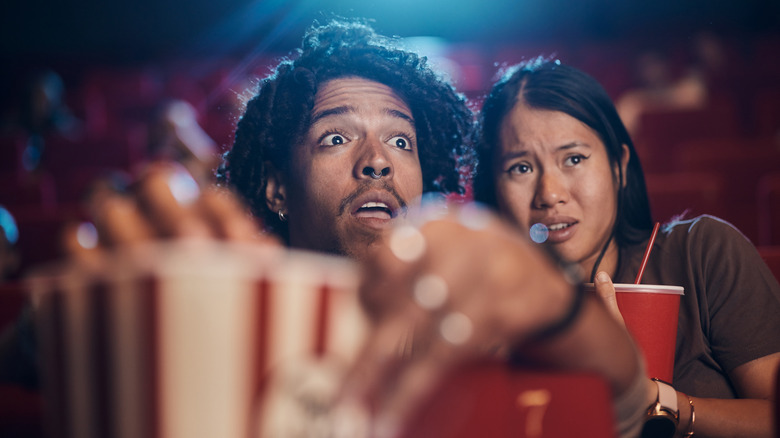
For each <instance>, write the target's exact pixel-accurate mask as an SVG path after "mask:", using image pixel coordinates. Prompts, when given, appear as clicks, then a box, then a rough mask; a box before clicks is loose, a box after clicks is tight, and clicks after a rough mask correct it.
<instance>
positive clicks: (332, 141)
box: [320, 134, 347, 146]
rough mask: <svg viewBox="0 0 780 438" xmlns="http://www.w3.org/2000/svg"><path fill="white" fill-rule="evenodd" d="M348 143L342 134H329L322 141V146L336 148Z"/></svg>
mask: <svg viewBox="0 0 780 438" xmlns="http://www.w3.org/2000/svg"><path fill="white" fill-rule="evenodd" d="M346 142H347V139H346V138H344V136H343V135H341V134H328V135H326V136H325V137H323V138H322V140H320V144H321V145H323V146H336V145H340V144H344V143H346Z"/></svg>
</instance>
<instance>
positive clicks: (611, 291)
mask: <svg viewBox="0 0 780 438" xmlns="http://www.w3.org/2000/svg"><path fill="white" fill-rule="evenodd" d="M595 287H596V293H598V295H599V296H600V297H601V299H602V300H603V301H604V304H605V305H606V306H607V309H609V312H610V313H611V314H612V316H614V317H615V319H616V320H618V321H619V322H620V323H621V324H622V325H625V324H626V323H625V321H624V320H623V315H622V314H621V313H620V309H619V308H618V305H617V298H616V296H615V285H614V284H612V279H611V278H609V274H607V273H606V272H604V271H600V272H599V273H598V274H596V281H595Z"/></svg>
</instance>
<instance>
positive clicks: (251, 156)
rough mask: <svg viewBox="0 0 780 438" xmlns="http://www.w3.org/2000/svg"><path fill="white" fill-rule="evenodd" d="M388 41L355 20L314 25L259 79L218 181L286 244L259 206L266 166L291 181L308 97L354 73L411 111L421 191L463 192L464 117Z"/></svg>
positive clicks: (420, 65)
mask: <svg viewBox="0 0 780 438" xmlns="http://www.w3.org/2000/svg"><path fill="white" fill-rule="evenodd" d="M393 42H394V40H391V39H388V38H384V37H381V36H379V35H377V34H376V33H375V32H374V30H373V29H372V28H371V27H369V26H368V25H366V24H365V23H362V22H358V21H332V22H330V23H328V24H326V25H322V26H320V25H318V24H317V23H315V24H314V26H312V27H311V28H310V29H309V31H308V32H307V33H306V34H305V36H304V38H303V46H302V48H301V49H298V50H297V51H296V52H295V53H294V54H293V56H292V57H291V58H292V59H287V60H284V61H282V62H281V63H280V64H279V65H278V66H277V68H276V70H275V71H274V72H273V73H272V74H271V75H270V76H268V77H266V78H265V79H263V80H262V81H261V82H260V84H259V90H258V92H257V94H256V95H255V96H254V97H253V98H252V99H251V100H250V101H249V102H248V104H247V107H246V110H245V112H244V114H243V116H242V117H241V119H240V120H239V122H238V128H237V130H236V136H235V141H234V143H233V147H232V149H231V150H229V151H228V152H226V153H225V156H224V161H223V164H222V166H221V169H220V171H219V174H218V177H219V180H220V182H221V184H223V185H227V186H229V187H231V188H233V189H234V190H235V191H236V192H238V194H239V195H240V196H241V197H242V198H243V200H244V201H245V202H246V203H247V205H248V206H249V208H250V210H251V212H252V214H254V215H255V217H257V218H259V219H261V220H262V222H263V226H264V228H265V229H266V230H267V231H269V232H273V233H275V234H277V235H279V236H280V237H282V238H283V239H284V240H285V241H288V232H287V226H286V223H284V222H281V221H280V220H279V219H278V216H277V213H276V212H273V211H271V210H270V209H269V208H268V207H267V205H266V201H265V187H266V183H267V181H268V172H270V171H272V170H271V169H267V165H266V163H271V165H272V166H273V167H274V168H275V169H276V170H278V171H279V172H282V174H283V175H284V176H285V177H287V178H288V179H289V177H291V175H290V172H291V158H292V151H293V148H294V147H295V146H296V145H298V144H300V143H301V141H302V140H303V138H304V136H305V134H306V132H307V131H308V129H309V125H310V123H311V113H312V109H313V107H314V96H315V94H316V93H317V90H318V89H319V87H321V86H322V84H324V83H325V82H327V81H329V80H332V79H337V78H341V77H348V76H358V77H362V78H365V79H369V80H372V81H376V82H379V83H382V84H384V85H386V86H388V87H390V88H391V89H393V91H394V92H395V93H396V94H398V96H399V97H401V99H403V100H404V101H405V102H406V104H407V105H409V108H410V109H411V111H412V117H413V118H414V123H415V128H416V131H417V138H418V145H419V154H420V163H421V167H422V174H423V190H424V191H425V192H432V191H435V192H442V193H445V194H448V193H461V194H462V193H463V192H464V187H463V185H464V181H463V179H462V178H461V173H462V172H460V168H461V166H460V164H461V163H463V162H466V161H467V160H471V157H472V154H473V151H472V142H473V135H474V134H473V132H474V121H473V115H472V112H471V111H470V110H469V108H468V106H467V104H466V100H465V98H464V97H463V96H462V95H460V94H458V93H457V92H456V91H455V89H454V88H453V87H452V85H450V84H449V83H448V82H446V81H445V80H443V79H442V78H441V77H440V76H439V75H438V74H437V73H435V72H434V71H433V70H432V69H431V68H430V67H429V66H428V65H427V59H426V58H425V57H421V56H418V55H417V54H415V53H412V52H410V51H406V50H402V49H399V48H396V47H393ZM469 162H470V161H469Z"/></svg>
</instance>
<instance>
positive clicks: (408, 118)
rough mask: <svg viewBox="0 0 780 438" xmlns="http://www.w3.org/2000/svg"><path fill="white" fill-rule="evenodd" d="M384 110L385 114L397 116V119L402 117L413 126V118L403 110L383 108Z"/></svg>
mask: <svg viewBox="0 0 780 438" xmlns="http://www.w3.org/2000/svg"><path fill="white" fill-rule="evenodd" d="M385 112H386V113H387V114H389V115H391V116H393V117H398V118H399V119H404V120H406V121H407V122H409V123H410V124H411V125H412V126H414V119H413V118H412V117H411V116H409V115H408V114H406V113H405V112H403V111H398V110H394V109H387V110H385Z"/></svg>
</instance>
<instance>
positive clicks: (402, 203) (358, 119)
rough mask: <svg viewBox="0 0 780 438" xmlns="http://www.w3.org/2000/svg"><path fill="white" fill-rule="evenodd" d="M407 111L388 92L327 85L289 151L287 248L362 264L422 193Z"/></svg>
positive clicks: (341, 82)
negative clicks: (345, 257) (301, 137)
mask: <svg viewBox="0 0 780 438" xmlns="http://www.w3.org/2000/svg"><path fill="white" fill-rule="evenodd" d="M417 147H418V145H417V136H416V131H415V126H414V120H413V119H412V112H411V110H410V109H409V107H408V106H407V105H406V103H405V102H404V101H403V100H401V98H399V97H398V96H397V95H396V94H395V93H394V92H393V90H392V89H391V88H390V87H387V86H385V85H382V84H380V83H378V82H374V81H371V80H368V79H363V78H359V77H345V78H340V79H334V80H331V81H328V82H326V83H325V84H323V85H322V86H321V87H320V89H319V91H318V92H317V94H316V96H315V102H314V108H313V110H312V123H311V127H310V128H309V130H308V132H307V133H306V135H305V136H304V140H303V142H302V144H299V145H297V147H296V149H295V151H294V152H293V162H292V172H291V175H292V181H287V196H286V206H287V213H288V216H289V226H290V243H291V244H292V246H294V247H299V248H305V249H310V250H317V251H326V252H333V253H337V254H344V255H348V256H350V257H355V258H362V257H363V256H364V255H365V253H366V251H367V250H368V248H369V247H370V246H371V245H372V244H375V243H377V241H378V239H379V238H380V237H381V236H382V235H383V234H384V233H385V232H387V230H388V229H389V228H390V227H391V226H393V224H394V223H395V222H397V221H399V220H402V219H403V217H404V216H405V209H406V207H407V204H409V203H410V202H419V196H420V195H421V194H422V188H423V182H422V170H421V168H420V159H419V155H418V149H417Z"/></svg>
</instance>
